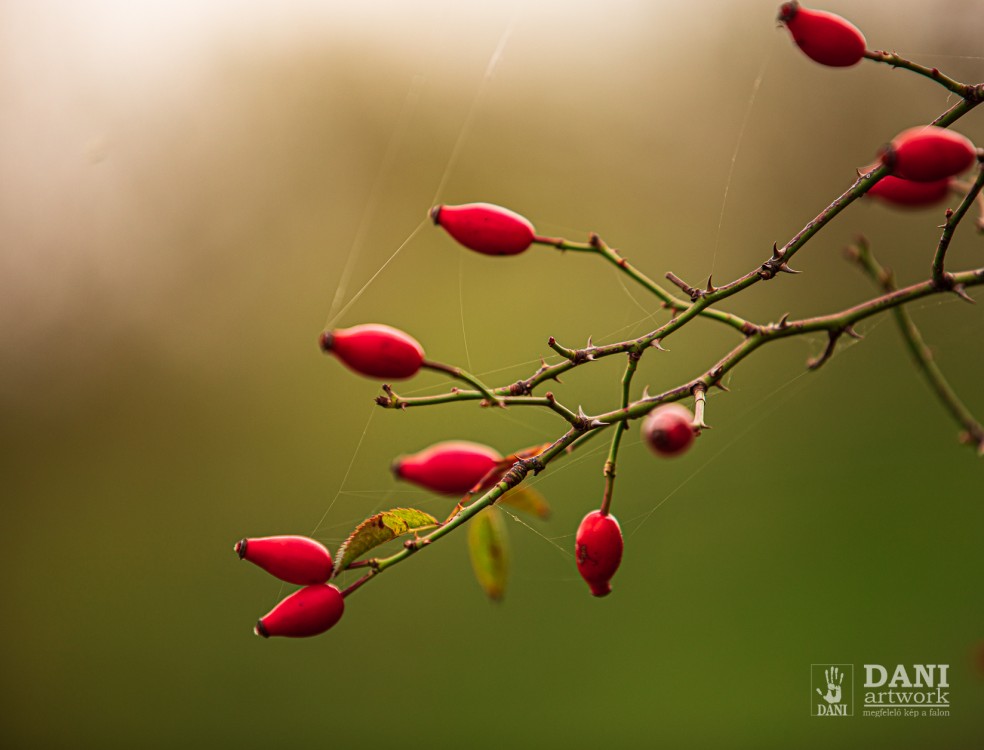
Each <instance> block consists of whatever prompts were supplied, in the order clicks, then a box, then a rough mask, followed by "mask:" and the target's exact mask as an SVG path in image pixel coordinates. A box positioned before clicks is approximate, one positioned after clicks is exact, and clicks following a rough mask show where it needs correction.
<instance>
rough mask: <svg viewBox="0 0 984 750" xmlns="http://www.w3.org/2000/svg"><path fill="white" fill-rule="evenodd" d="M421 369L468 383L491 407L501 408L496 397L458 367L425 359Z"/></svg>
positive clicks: (485, 386)
mask: <svg viewBox="0 0 984 750" xmlns="http://www.w3.org/2000/svg"><path fill="white" fill-rule="evenodd" d="M421 367H424V368H426V369H428V370H435V371H436V372H443V373H445V374H447V375H450V376H451V377H452V378H455V379H456V380H461V381H463V382H465V383H468V385H470V386H472V387H473V388H475V389H476V390H478V392H479V393H481V394H482V396H483V397H484V398H486V399H488V400H489V403H490V404H491V405H492V406H502V403H501V400H500V399H499V397H498V396H496V395H495V394H494V393H493V392H492V390H491V389H490V388H489V387H488V386H487V385H485V384H484V383H483V382H482V381H481V380H479V379H478V378H476V377H475V376H474V375H472V374H471V373H470V372H468V371H466V370H462V369H461V368H460V367H452V366H451V365H445V364H442V363H440V362H432V361H430V360H427V359H425V360H424V361H423V362H422V363H421Z"/></svg>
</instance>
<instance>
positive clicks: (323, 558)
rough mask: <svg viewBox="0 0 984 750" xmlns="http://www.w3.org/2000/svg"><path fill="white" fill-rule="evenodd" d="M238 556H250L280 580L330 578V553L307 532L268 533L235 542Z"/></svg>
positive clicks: (298, 581)
mask: <svg viewBox="0 0 984 750" xmlns="http://www.w3.org/2000/svg"><path fill="white" fill-rule="evenodd" d="M235 550H236V552H237V553H238V554H239V557H240V559H242V560H249V561H250V562H251V563H253V564H254V565H257V566H259V567H261V568H263V570H265V571H266V572H267V573H269V574H270V575H273V576H276V577H277V578H279V579H280V580H281V581H287V583H296V584H299V585H302V586H303V585H307V584H311V583H324V582H325V581H327V580H328V579H329V578H331V571H332V560H331V553H330V552H329V551H328V550H327V549H326V548H325V547H324V545H322V544H320V543H319V542H316V541H315V540H314V539H308V538H307V537H306V536H267V537H260V538H256V539H243V540H241V541H239V542H237V543H236V547H235Z"/></svg>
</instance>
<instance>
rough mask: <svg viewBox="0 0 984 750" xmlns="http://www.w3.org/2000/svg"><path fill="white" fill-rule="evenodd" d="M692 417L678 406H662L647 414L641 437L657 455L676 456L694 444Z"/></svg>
mask: <svg viewBox="0 0 984 750" xmlns="http://www.w3.org/2000/svg"><path fill="white" fill-rule="evenodd" d="M693 424H694V415H693V414H691V413H690V410H689V409H688V408H687V407H685V406H681V405H680V404H664V405H663V406H658V407H656V408H655V409H654V410H653V411H651V412H649V416H647V417H646V419H645V421H644V422H643V423H642V437H643V439H645V441H646V444H647V445H649V447H650V448H651V449H652V450H653V451H654V452H655V453H657V454H658V455H661V456H677V455H679V454H681V453H683V452H684V451H686V450H687V449H688V448H689V447H690V446H691V444H692V443H693V442H694V427H693Z"/></svg>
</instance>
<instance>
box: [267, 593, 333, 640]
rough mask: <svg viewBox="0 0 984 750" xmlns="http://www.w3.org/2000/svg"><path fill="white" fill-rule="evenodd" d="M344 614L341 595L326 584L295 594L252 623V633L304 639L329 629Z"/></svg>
mask: <svg viewBox="0 0 984 750" xmlns="http://www.w3.org/2000/svg"><path fill="white" fill-rule="evenodd" d="M344 612H345V599H344V598H343V597H342V592H341V591H339V590H338V589H337V588H335V587H334V586H331V585H329V584H326V583H318V584H315V585H313V586H305V587H304V588H302V589H300V590H298V591H295V592H294V593H293V594H291V595H290V596H288V597H287V598H286V599H284V600H283V601H281V602H280V603H279V604H278V605H277V606H276V607H274V608H273V609H271V610H270V611H269V612H268V613H267V614H266V615H264V616H263V617H261V618H260V619H259V620H257V622H256V627H255V628H254V629H253V632H254V633H256V634H257V635H259V636H262V637H264V638H269V637H271V636H283V637H285V638H307V637H309V636H312V635H320V634H321V633H324V632H325V631H326V630H328V629H330V628H331V627H332V626H334V625H335V623H337V622H338V621H339V620H340V619H342V614H343V613H344Z"/></svg>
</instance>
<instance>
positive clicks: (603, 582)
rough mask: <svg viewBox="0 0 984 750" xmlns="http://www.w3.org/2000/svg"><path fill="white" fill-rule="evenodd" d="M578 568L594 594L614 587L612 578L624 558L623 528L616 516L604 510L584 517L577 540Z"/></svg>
mask: <svg viewBox="0 0 984 750" xmlns="http://www.w3.org/2000/svg"><path fill="white" fill-rule="evenodd" d="M574 547H575V550H574V551H575V558H576V560H577V572H578V573H580V574H581V578H583V579H584V580H585V581H586V582H587V584H588V587H589V588H590V589H591V593H592V594H593V595H594V596H607V595H608V594H610V593H611V591H612V586H611V579H612V576H614V575H615V571H616V570H618V566H619V563H621V562H622V529H621V528H619V525H618V521H616V520H615V516H612V515H604V514H602V512H601V511H600V510H595V511H592V512H591V513H588V515H586V516H585V517H584V520H582V521H581V525H580V526H579V527H578V529H577V537H576V538H575V542H574Z"/></svg>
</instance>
